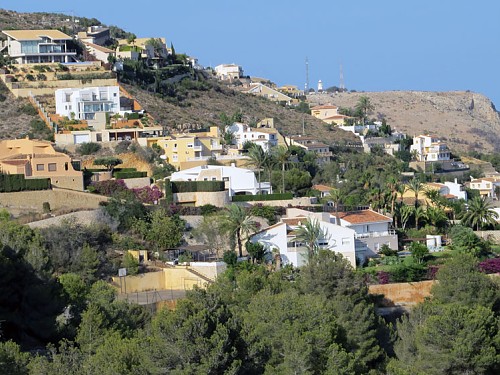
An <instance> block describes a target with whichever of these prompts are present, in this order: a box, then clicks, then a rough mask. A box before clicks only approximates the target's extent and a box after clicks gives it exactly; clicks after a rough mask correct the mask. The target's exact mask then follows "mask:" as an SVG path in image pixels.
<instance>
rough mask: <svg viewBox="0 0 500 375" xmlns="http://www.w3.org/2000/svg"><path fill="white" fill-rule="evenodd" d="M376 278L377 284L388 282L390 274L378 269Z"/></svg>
mask: <svg viewBox="0 0 500 375" xmlns="http://www.w3.org/2000/svg"><path fill="white" fill-rule="evenodd" d="M377 278H378V283H379V284H388V283H389V280H390V274H389V272H385V271H378V272H377Z"/></svg>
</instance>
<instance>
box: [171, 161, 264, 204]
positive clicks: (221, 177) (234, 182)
mask: <svg viewBox="0 0 500 375" xmlns="http://www.w3.org/2000/svg"><path fill="white" fill-rule="evenodd" d="M170 180H171V181H224V182H226V188H227V189H228V190H229V195H230V196H233V195H236V194H238V193H240V194H247V195H256V194H258V192H259V183H258V182H257V179H256V178H255V173H254V172H253V171H251V170H249V169H244V168H238V167H234V166H230V167H226V166H220V165H202V166H198V167H194V168H189V169H185V170H183V171H179V172H174V173H172V176H171V178H170ZM260 188H261V190H262V192H263V193H270V191H271V184H270V183H269V182H261V184H260Z"/></svg>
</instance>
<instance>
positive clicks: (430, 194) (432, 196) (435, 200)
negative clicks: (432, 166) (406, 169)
mask: <svg viewBox="0 0 500 375" xmlns="http://www.w3.org/2000/svg"><path fill="white" fill-rule="evenodd" d="M424 195H425V197H426V198H427V199H429V200H430V201H431V203H432V204H433V205H434V206H436V207H441V206H442V203H443V202H442V197H441V194H440V193H439V190H436V189H429V188H428V189H424ZM427 205H429V203H428V202H427Z"/></svg>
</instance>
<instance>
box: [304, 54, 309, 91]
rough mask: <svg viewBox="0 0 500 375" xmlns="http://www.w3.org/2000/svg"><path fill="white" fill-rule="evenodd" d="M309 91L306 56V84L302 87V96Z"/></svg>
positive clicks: (307, 60)
mask: <svg viewBox="0 0 500 375" xmlns="http://www.w3.org/2000/svg"><path fill="white" fill-rule="evenodd" d="M308 91H309V59H308V58H307V56H306V84H305V85H304V94H305V95H307V92H308Z"/></svg>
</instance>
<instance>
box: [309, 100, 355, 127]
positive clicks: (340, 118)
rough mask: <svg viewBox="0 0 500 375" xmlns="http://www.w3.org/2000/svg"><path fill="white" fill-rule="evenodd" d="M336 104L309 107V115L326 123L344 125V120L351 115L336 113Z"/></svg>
mask: <svg viewBox="0 0 500 375" xmlns="http://www.w3.org/2000/svg"><path fill="white" fill-rule="evenodd" d="M338 109H339V108H338V107H337V106H336V105H329V104H327V105H317V106H315V107H312V108H311V115H313V116H314V117H316V118H317V119H320V120H322V121H324V122H326V123H327V124H335V125H344V121H345V120H346V119H349V118H351V117H349V116H345V115H341V114H339V113H338Z"/></svg>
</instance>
